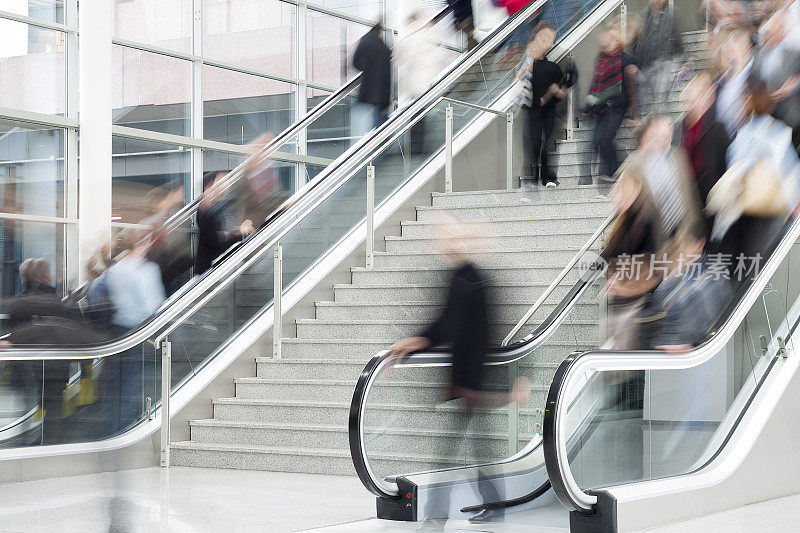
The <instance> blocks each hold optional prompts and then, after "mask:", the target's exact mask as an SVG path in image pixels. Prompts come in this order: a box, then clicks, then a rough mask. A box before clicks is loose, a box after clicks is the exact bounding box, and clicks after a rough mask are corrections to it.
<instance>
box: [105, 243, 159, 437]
mask: <svg viewBox="0 0 800 533" xmlns="http://www.w3.org/2000/svg"><path fill="white" fill-rule="evenodd" d="M142 237H143V235H142V234H141V233H140V232H136V231H132V230H128V231H125V232H124V233H123V234H122V237H121V239H120V246H121V248H123V250H124V251H123V252H122V254H121V255H120V257H119V258H118V259H117V261H116V263H114V265H113V266H111V267H110V268H109V269H108V271H107V272H106V274H105V278H106V285H107V287H108V295H109V298H110V299H111V302H112V304H113V307H114V314H113V316H112V317H111V326H112V327H111V334H112V337H113V338H119V337H122V336H124V335H125V334H126V333H128V332H129V331H133V330H135V329H136V328H138V327H139V326H141V325H142V324H143V323H144V322H146V321H147V319H148V318H149V317H150V316H152V315H153V314H154V313H155V312H156V311H157V310H158V308H159V307H161V304H163V303H164V300H165V299H166V293H165V290H164V284H163V283H162V280H161V269H160V268H159V267H158V265H156V264H155V263H153V262H152V261H150V260H148V259H147V247H148V243H147V241H143V240H142ZM144 351H145V344H141V345H139V346H134V347H133V348H130V349H129V350H126V351H125V352H122V353H119V354H117V355H115V356H114V357H109V358H107V361H106V364H107V366H108V371H107V372H106V376H105V380H104V381H105V385H106V387H107V390H106V392H105V396H104V397H105V398H108V400H109V405H108V407H107V414H108V416H109V417H110V419H111V423H112V424H118V425H117V429H121V430H124V429H125V428H126V427H127V426H128V425H129V424H131V423H134V422H135V421H137V420H139V418H140V417H141V415H142V412H143V405H144V397H143V393H142V387H143V381H142V380H143V379H144V375H143V367H144Z"/></svg>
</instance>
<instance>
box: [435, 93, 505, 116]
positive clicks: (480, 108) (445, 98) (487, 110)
mask: <svg viewBox="0 0 800 533" xmlns="http://www.w3.org/2000/svg"><path fill="white" fill-rule="evenodd" d="M440 101H442V102H450V103H451V104H455V105H458V106H461V107H469V108H470V109H477V110H478V111H483V112H485V113H494V114H495V115H505V114H506V113H507V111H500V110H499V109H492V108H491V107H485V106H482V105H478V104H471V103H469V102H464V101H462V100H456V99H455V98H450V97H448V96H443V97H442V98H441V99H440Z"/></svg>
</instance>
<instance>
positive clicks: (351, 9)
mask: <svg viewBox="0 0 800 533" xmlns="http://www.w3.org/2000/svg"><path fill="white" fill-rule="evenodd" d="M309 4H313V5H318V6H322V7H326V8H328V9H334V10H336V11H338V12H340V13H345V14H347V15H351V16H353V17H359V18H363V19H367V20H378V16H379V15H381V12H382V11H383V1H382V0H347V1H345V2H342V0H313V1H311V2H309Z"/></svg>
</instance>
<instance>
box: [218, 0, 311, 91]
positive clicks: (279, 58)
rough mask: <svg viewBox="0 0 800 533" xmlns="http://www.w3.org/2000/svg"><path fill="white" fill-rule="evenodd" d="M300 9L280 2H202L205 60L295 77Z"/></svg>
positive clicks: (243, 0)
mask: <svg viewBox="0 0 800 533" xmlns="http://www.w3.org/2000/svg"><path fill="white" fill-rule="evenodd" d="M296 26H297V7H296V6H294V5H292V4H289V3H286V2H280V1H277V0H228V1H226V2H219V1H218V0H204V1H203V56H204V57H207V58H209V59H214V60H217V61H224V62H226V63H234V64H236V65H238V66H241V67H244V68H248V69H253V70H257V71H259V72H268V73H270V74H275V75H278V76H295V75H296V70H295V64H296V61H295V58H296V56H297V50H296V49H295V41H296V40H297V39H296Z"/></svg>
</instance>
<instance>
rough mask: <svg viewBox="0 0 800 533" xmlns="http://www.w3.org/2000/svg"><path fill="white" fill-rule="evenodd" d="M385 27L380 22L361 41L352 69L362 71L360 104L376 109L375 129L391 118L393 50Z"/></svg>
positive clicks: (359, 94) (354, 56)
mask: <svg viewBox="0 0 800 533" xmlns="http://www.w3.org/2000/svg"><path fill="white" fill-rule="evenodd" d="M382 32H383V26H382V24H381V21H378V23H377V24H375V26H373V27H372V29H371V30H370V31H369V32H368V33H367V34H366V35H364V37H362V38H361V40H360V41H359V42H358V47H357V48H356V51H355V54H354V55H353V66H354V67H356V68H357V69H358V70H360V71H361V72H362V75H361V88H360V89H359V92H358V101H359V102H362V103H364V104H369V105H371V106H373V107H374V108H375V114H374V118H373V127H376V128H377V127H378V126H380V125H381V124H383V123H384V122H386V118H387V117H388V116H389V104H390V102H391V81H392V67H391V60H392V51H391V50H389V47H388V46H386V43H384V42H383V39H382V38H381V33H382Z"/></svg>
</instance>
